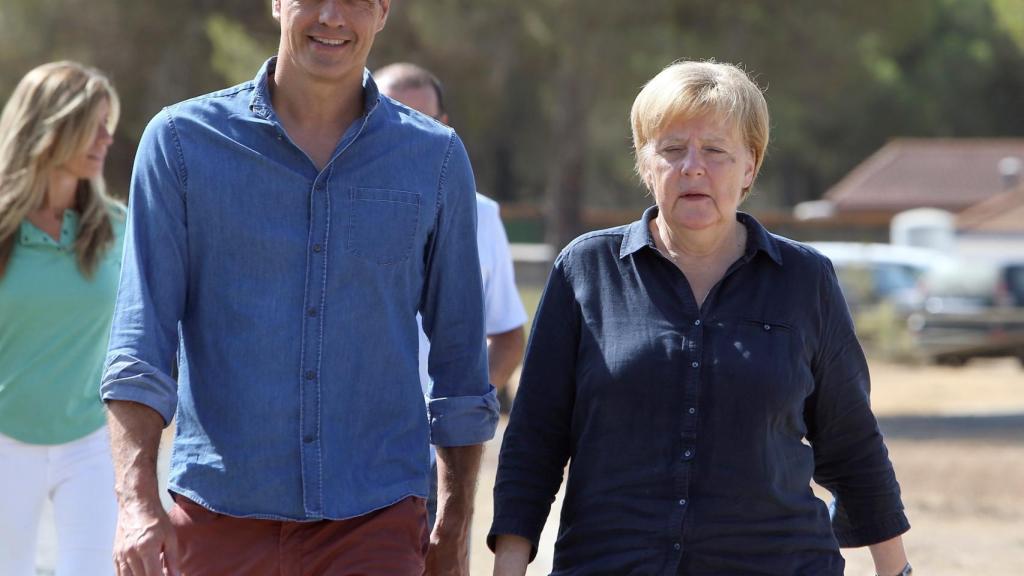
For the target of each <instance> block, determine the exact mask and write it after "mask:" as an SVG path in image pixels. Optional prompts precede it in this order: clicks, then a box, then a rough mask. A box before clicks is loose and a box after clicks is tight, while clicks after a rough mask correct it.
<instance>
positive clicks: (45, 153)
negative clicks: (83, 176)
mask: <svg viewBox="0 0 1024 576" xmlns="http://www.w3.org/2000/svg"><path fill="white" fill-rule="evenodd" d="M103 102H107V103H108V104H109V106H110V115H109V116H108V117H107V119H106V122H107V129H108V131H109V132H110V133H111V134H113V132H114V127H115V126H116V125H117V119H118V115H119V113H120V101H119V100H118V97H117V92H116V91H114V87H113V86H112V85H111V83H110V81H109V80H108V79H107V77H106V76H104V75H103V74H102V73H101V72H100V71H98V70H96V69H94V68H90V67H87V66H83V65H81V64H78V63H76V62H69V61H62V62H51V63H49V64H43V65H42V66H39V67H37V68H35V69H33V70H31V71H30V72H29V73H28V74H26V75H25V77H24V78H22V79H21V82H19V83H18V86H17V87H16V88H15V89H14V93H13V94H11V98H10V99H9V100H8V101H7V104H6V105H5V106H4V110H3V114H2V115H0V278H2V277H3V275H4V273H5V272H6V270H7V264H8V263H9V262H10V259H11V254H12V253H13V251H14V243H15V241H16V240H17V234H18V229H19V227H20V226H21V223H22V221H23V220H24V219H25V218H26V217H27V216H28V215H29V214H30V213H31V212H32V211H34V210H37V209H39V208H41V207H43V205H44V203H45V201H46V191H47V186H48V185H49V177H50V174H51V172H52V171H53V170H56V169H57V168H59V167H60V166H63V165H64V164H66V163H67V162H68V161H70V160H71V159H72V158H74V157H75V156H77V155H79V154H81V153H82V151H83V150H86V149H87V148H88V147H89V146H90V145H91V144H92V143H93V141H94V139H95V137H96V131H97V130H98V129H99V123H100V121H101V119H100V118H98V116H97V114H96V111H97V110H98V108H99V106H100V105H101V104H102V103H103ZM75 204H76V205H75V208H76V210H77V211H78V212H79V214H80V226H79V232H78V237H77V238H76V239H75V245H74V249H75V256H76V258H77V261H78V268H79V270H81V272H82V274H83V275H85V276H86V277H90V276H91V275H92V273H93V271H94V270H95V269H96V265H97V263H98V262H99V260H100V258H101V257H102V256H103V254H104V253H105V252H106V250H107V249H109V248H110V246H111V244H112V243H113V240H114V230H113V225H112V223H111V218H112V217H113V215H114V214H115V213H116V214H120V213H121V210H117V209H116V208H115V207H116V206H119V203H117V202H115V201H114V200H112V199H110V198H109V197H108V196H107V194H106V187H105V185H104V182H103V176H102V175H99V176H97V177H95V178H92V179H89V180H81V181H79V183H78V189H77V191H76V194H75Z"/></svg>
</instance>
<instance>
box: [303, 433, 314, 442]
mask: <svg viewBox="0 0 1024 576" xmlns="http://www.w3.org/2000/svg"><path fill="white" fill-rule="evenodd" d="M314 440H316V437H314V436H313V435H312V434H306V435H305V436H303V437H302V441H303V442H305V443H306V444H312V443H313V441H314Z"/></svg>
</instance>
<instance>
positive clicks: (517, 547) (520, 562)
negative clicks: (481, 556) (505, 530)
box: [494, 534, 532, 576]
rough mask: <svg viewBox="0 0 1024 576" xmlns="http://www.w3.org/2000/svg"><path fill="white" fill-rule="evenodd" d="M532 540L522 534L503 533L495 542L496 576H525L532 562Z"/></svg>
mask: <svg viewBox="0 0 1024 576" xmlns="http://www.w3.org/2000/svg"><path fill="white" fill-rule="evenodd" d="M531 548H532V545H531V544H530V541H529V540H527V539H526V538H523V537H522V536H515V535H513V534H502V535H501V536H498V538H497V540H496V541H495V543H494V576H523V575H524V574H526V565H527V564H529V563H530V550H531Z"/></svg>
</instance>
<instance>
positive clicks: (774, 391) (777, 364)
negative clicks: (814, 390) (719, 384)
mask: <svg viewBox="0 0 1024 576" xmlns="http://www.w3.org/2000/svg"><path fill="white" fill-rule="evenodd" d="M729 324H732V325H731V326H729ZM725 328H726V329H725V331H724V334H723V335H724V336H725V339H724V341H720V342H718V343H717V344H718V345H717V346H716V348H717V350H716V353H717V354H716V356H717V358H716V364H717V367H718V369H719V372H720V374H721V375H723V376H725V377H726V379H727V381H728V382H729V383H730V385H731V386H737V387H739V388H742V389H743V390H744V391H745V393H747V394H750V395H751V397H757V398H759V399H760V400H761V401H762V402H764V403H765V404H766V406H768V405H776V406H784V405H788V404H789V403H790V402H793V401H802V399H803V397H804V396H805V395H806V394H807V393H809V391H810V387H811V386H812V383H811V381H810V380H809V379H808V378H807V376H808V375H809V371H808V369H807V368H808V367H807V363H806V361H805V358H804V354H803V352H802V349H803V346H802V344H801V341H802V340H801V337H800V334H799V332H798V330H797V329H796V328H795V327H794V326H792V325H791V324H789V323H786V322H779V321H775V320H763V319H756V318H744V319H739V320H735V321H733V322H731V323H728V324H726V325H725Z"/></svg>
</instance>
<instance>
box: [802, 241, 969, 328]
mask: <svg viewBox="0 0 1024 576" xmlns="http://www.w3.org/2000/svg"><path fill="white" fill-rule="evenodd" d="M810 245H811V246H812V247H813V248H814V249H816V250H818V251H819V252H821V253H822V254H824V255H825V256H826V257H828V258H829V260H831V261H832V265H833V266H834V267H835V270H836V275H837V276H838V278H839V286H840V288H841V289H842V291H843V296H845V297H846V302H847V304H848V305H849V306H850V311H851V313H853V315H854V317H857V316H858V315H859V314H860V313H862V312H865V311H866V310H868V309H870V308H872V307H876V306H880V305H890V306H891V307H893V308H894V309H895V311H896V312H897V313H901V314H904V315H905V314H909V313H911V312H913V311H916V310H918V309H920V308H921V306H922V305H923V303H924V292H923V291H922V284H921V281H922V278H923V277H924V276H925V275H926V274H928V273H929V271H931V270H932V269H935V268H937V267H944V266H949V265H951V264H952V259H951V258H950V257H949V256H948V255H946V254H944V253H942V252H939V251H938V250H931V249H927V248H916V247H912V246H897V245H893V244H881V243H865V242H811V243H810Z"/></svg>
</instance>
